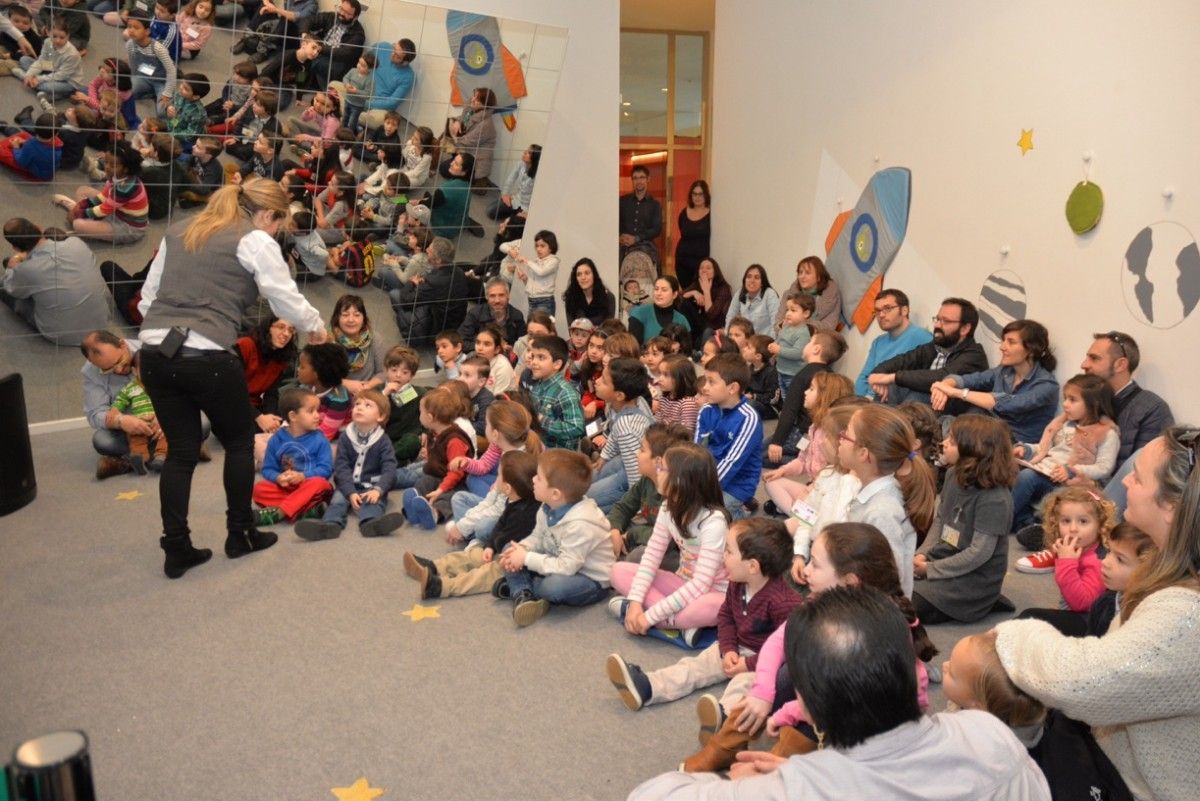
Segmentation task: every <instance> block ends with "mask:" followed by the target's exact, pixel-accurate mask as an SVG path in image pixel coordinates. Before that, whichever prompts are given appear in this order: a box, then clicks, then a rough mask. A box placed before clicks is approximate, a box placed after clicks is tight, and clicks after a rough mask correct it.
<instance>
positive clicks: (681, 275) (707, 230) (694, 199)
mask: <svg viewBox="0 0 1200 801" xmlns="http://www.w3.org/2000/svg"><path fill="white" fill-rule="evenodd" d="M711 200H712V196H711V195H710V194H709V192H708V182H707V181H693V182H692V186H691V188H690V189H688V202H687V207H685V208H684V209H683V211H681V212H679V225H678V230H679V243H678V244H676V245H675V277H676V278H678V279H679V285H680V286H685V287H690V286H691V285H692V284H694V283H696V275H697V271H698V270H699V269H700V262H702V261H704V260H705V259H707V258H708V255H709V239H710V237H711V234H712V215H711V211H712V210H711V209H710V208H709V206H710V203H711ZM722 322H724V321H722ZM718 327H720V326H718ZM696 333H697V334H699V333H700V332H699V331H697V332H696Z"/></svg>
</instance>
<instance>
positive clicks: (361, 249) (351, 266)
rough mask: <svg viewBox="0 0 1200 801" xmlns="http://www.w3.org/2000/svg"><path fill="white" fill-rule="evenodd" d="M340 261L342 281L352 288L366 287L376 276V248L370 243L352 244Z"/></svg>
mask: <svg viewBox="0 0 1200 801" xmlns="http://www.w3.org/2000/svg"><path fill="white" fill-rule="evenodd" d="M338 261H339V266H340V267H341V271H342V280H344V281H345V282H346V283H347V284H348V285H350V286H353V287H360V286H366V285H367V284H368V283H369V282H370V280H371V276H373V275H375V248H374V247H373V246H372V244H371V243H370V242H350V243H349V244H348V245H347V246H346V247H345V248H344V249H343V250H342V255H341V258H340V259H339V260H338Z"/></svg>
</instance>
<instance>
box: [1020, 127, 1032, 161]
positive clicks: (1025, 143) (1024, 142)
mask: <svg viewBox="0 0 1200 801" xmlns="http://www.w3.org/2000/svg"><path fill="white" fill-rule="evenodd" d="M1017 147H1019V148H1021V155H1022V156H1024V155H1025V154H1026V153H1028V152H1029V151H1030V150H1033V129H1032V128H1030V129H1029V130H1028V131H1027V130H1025V129H1024V128H1022V129H1021V138H1020V139H1018V140H1017Z"/></svg>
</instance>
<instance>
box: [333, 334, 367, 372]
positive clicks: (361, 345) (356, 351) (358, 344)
mask: <svg viewBox="0 0 1200 801" xmlns="http://www.w3.org/2000/svg"><path fill="white" fill-rule="evenodd" d="M337 343H338V344H339V345H341V346H342V347H343V348H345V349H346V355H347V356H349V357H350V372H351V373H353V372H354V371H355V370H361V369H362V368H363V367H364V366H365V365H366V363H367V353H368V352H370V350H371V329H369V328H367V329H364V330H363V331H359V332H358V336H356V337H351V336H347V335H346V334H343V333H342V332H341V331H338V335H337Z"/></svg>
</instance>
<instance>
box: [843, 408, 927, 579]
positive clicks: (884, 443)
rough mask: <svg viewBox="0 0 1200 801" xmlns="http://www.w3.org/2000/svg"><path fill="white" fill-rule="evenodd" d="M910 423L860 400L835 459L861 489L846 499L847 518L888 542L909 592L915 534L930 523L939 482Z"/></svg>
mask: <svg viewBox="0 0 1200 801" xmlns="http://www.w3.org/2000/svg"><path fill="white" fill-rule="evenodd" d="M919 447H920V445H919V443H918V442H917V437H916V434H915V433H914V432H913V429H912V425H910V424H909V422H908V420H907V418H905V417H904V415H902V414H900V412H898V411H896V410H895V409H892V408H890V407H887V406H878V405H872V406H864V407H863V408H861V409H859V410H858V411H857V412H855V413H854V417H852V418H851V419H850V427H849V429H848V430H846V431H845V432H843V433H842V434H841V437H840V439H839V442H838V459H839V461H841V463H842V465H843V466H844V467H847V468H849V470H850V472H851V473H853V474H854V475H855V476H856V477H857V478H858V480H859V481H861V482H862V489H860V490H859V491H858V495H856V496H855V497H854V500H853V501H851V502H850V507H849V508H848V509H847V511H846V519H847V520H849V521H850V522H851V523H870V524H871V525H873V526H875V528H877V529H879V530H880V531H881V532H882V533H883V536H884V537H886V538H887V541H888V543H890V544H891V546H892V553H893V554H895V556H896V564H897V565H904V566H905V569H904V570H901V571H900V584H901V586H903V588H904V594H905V595H907V596H909V597H911V596H912V589H913V573H912V570H909V569H908V566H909V565H911V564H912V563H913V556H915V555H916V551H917V544H918V540H920V539H923V538H924V537H925V532H927V531H928V530H929V526H930V525H931V524H932V523H933V512H934V504H935V502H936V500H937V487H936V482H935V480H934V477H933V468H932V467H930V466H929V463H928V462H926V461H925V460H924V459H922V458H921V456H920V454H919V453H918V452H917V449H918V448H919Z"/></svg>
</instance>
